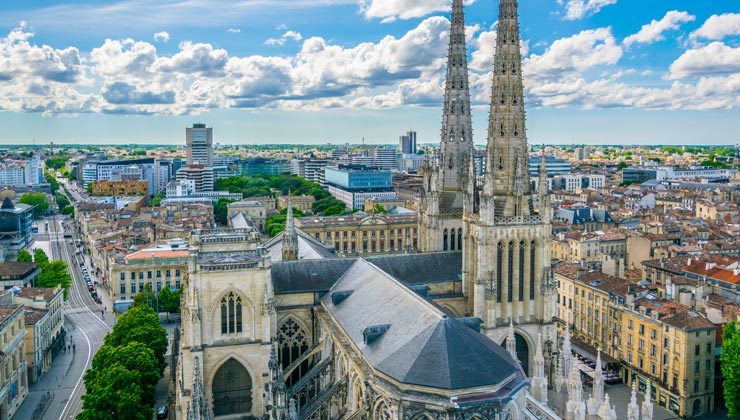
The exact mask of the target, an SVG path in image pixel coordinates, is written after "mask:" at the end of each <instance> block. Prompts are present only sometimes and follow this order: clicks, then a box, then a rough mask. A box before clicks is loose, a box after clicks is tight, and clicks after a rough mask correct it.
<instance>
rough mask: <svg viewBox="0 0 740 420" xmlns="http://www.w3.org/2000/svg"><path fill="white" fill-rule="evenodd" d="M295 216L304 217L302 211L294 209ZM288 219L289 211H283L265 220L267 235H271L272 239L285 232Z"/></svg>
mask: <svg viewBox="0 0 740 420" xmlns="http://www.w3.org/2000/svg"><path fill="white" fill-rule="evenodd" d="M293 216H294V217H303V216H304V214H303V212H302V211H300V210H298V209H297V208H295V207H293ZM287 217H288V209H282V210H281V211H280V213H279V214H275V215H273V216H270V217H268V218H267V219H266V220H265V233H267V234H268V235H270V237H271V238H272V237H273V236H275V235H277V234H278V233H280V232H282V231H284V230H285V219H287Z"/></svg>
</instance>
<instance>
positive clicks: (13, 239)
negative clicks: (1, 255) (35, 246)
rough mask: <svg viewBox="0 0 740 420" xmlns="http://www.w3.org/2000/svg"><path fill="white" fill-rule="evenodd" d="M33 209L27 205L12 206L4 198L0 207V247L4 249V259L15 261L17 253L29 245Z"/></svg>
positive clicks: (8, 199) (9, 201)
mask: <svg viewBox="0 0 740 420" xmlns="http://www.w3.org/2000/svg"><path fill="white" fill-rule="evenodd" d="M32 227H33V207H31V206H29V205H28V204H21V203H18V204H13V201H12V200H11V199H10V198H8V197H6V198H5V200H3V203H2V206H0V245H2V246H3V248H5V251H6V254H5V258H7V259H9V260H11V261H15V258H16V256H17V255H18V251H20V250H21V249H26V248H28V246H29V245H30V244H31V229H32Z"/></svg>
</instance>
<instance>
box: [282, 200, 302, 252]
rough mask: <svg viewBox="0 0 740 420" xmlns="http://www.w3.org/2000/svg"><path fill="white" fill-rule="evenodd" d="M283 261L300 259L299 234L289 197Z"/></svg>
mask: <svg viewBox="0 0 740 420" xmlns="http://www.w3.org/2000/svg"><path fill="white" fill-rule="evenodd" d="M282 251H283V258H282V260H283V261H295V260H297V259H298V234H297V233H296V230H295V219H294V218H293V201H292V200H291V199H290V196H288V212H287V214H286V216H285V233H283V249H282Z"/></svg>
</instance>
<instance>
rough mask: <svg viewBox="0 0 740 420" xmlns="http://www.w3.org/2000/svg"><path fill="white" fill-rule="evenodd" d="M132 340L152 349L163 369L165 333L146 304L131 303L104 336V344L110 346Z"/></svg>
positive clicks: (165, 345)
mask: <svg viewBox="0 0 740 420" xmlns="http://www.w3.org/2000/svg"><path fill="white" fill-rule="evenodd" d="M132 341H138V342H139V343H143V344H145V345H147V346H148V347H149V348H150V349H152V351H153V352H154V356H155V358H156V359H157V363H158V365H159V367H160V372H161V371H162V369H164V365H165V361H164V354H165V352H166V351H167V333H166V331H165V329H164V328H162V326H161V325H159V319H158V318H157V314H155V313H154V310H153V309H152V308H150V307H149V306H147V305H132V306H131V307H130V308H129V309H128V311H126V314H125V315H124V316H122V317H120V318H119V319H118V322H116V325H115V326H114V327H113V330H112V331H111V332H110V333H109V334H108V335H107V336H106V337H105V344H107V345H110V346H123V345H126V344H128V343H130V342H132Z"/></svg>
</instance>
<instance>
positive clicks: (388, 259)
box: [366, 252, 462, 284]
mask: <svg viewBox="0 0 740 420" xmlns="http://www.w3.org/2000/svg"><path fill="white" fill-rule="evenodd" d="M366 259H367V260H368V261H370V262H371V263H373V264H375V265H376V266H378V267H379V268H380V269H382V270H383V271H385V272H386V273H388V274H390V275H391V276H393V277H395V278H396V279H398V280H400V281H401V282H403V283H405V284H418V283H435V282H447V281H457V280H461V278H462V252H433V253H424V254H400V255H380V256H376V257H368V258H366Z"/></svg>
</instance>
